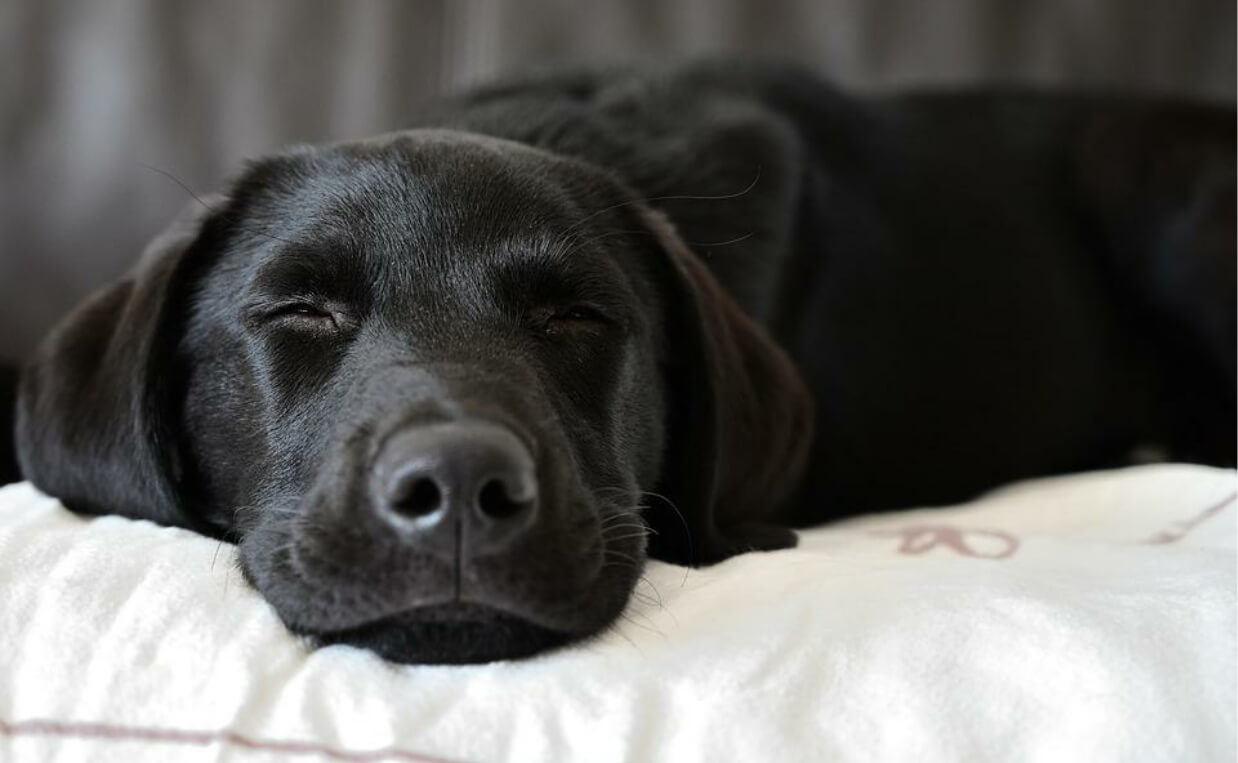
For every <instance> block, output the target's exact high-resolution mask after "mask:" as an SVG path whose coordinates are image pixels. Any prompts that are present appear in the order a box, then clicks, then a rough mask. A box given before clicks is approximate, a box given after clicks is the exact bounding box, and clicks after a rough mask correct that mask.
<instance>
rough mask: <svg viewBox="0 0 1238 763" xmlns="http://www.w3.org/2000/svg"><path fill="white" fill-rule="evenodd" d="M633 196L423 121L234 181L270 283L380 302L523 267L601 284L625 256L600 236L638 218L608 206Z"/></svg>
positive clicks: (245, 260)
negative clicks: (425, 126) (610, 251)
mask: <svg viewBox="0 0 1238 763" xmlns="http://www.w3.org/2000/svg"><path fill="white" fill-rule="evenodd" d="M625 193H626V192H625V191H624V189H623V188H621V187H620V186H618V185H617V184H616V183H614V182H613V181H611V180H610V179H609V178H608V177H606V176H604V175H602V173H601V172H600V171H596V170H592V169H591V168H588V167H585V166H582V165H579V164H577V163H575V162H573V161H571V160H566V159H563V158H560V157H557V156H554V155H552V154H548V153H546V152H543V151H540V150H538V149H535V148H531V147H528V146H524V145H522V144H518V143H513V142H510V141H504V140H499V139H495V138H488V137H484V136H478V135H472V134H467V133H461V132H455V131H450V130H412V131H407V132H401V133H394V134H390V135H385V136H380V137H377V138H372V139H368V140H364V141H356V142H348V143H338V144H333V145H328V146H320V147H312V148H306V149H302V150H296V151H293V152H290V153H288V154H285V155H282V156H277V157H274V158H272V159H268V160H265V161H263V162H259V163H257V164H255V165H253V167H251V169H250V171H249V172H248V173H247V175H246V176H244V177H243V178H242V181H241V182H240V184H239V185H238V186H237V187H236V188H235V189H234V193H233V200H232V207H231V209H232V211H233V212H235V214H234V215H229V217H230V218H232V219H235V220H238V221H239V223H240V224H238V225H235V226H233V227H232V233H231V238H230V241H231V242H232V245H230V246H229V247H228V250H229V251H230V252H232V253H233V257H234V259H232V260H231V261H232V262H235V263H238V264H239V265H240V266H241V271H240V272H242V273H245V274H247V275H246V276H245V280H246V281H247V282H248V283H250V284H251V285H252V286H253V288H256V289H258V290H262V289H264V288H267V286H268V285H269V284H271V283H280V284H308V283H314V284H322V283H330V282H344V281H353V282H363V283H366V284H368V286H367V287H366V290H367V291H369V292H370V293H372V294H374V295H375V297H378V295H379V294H380V293H386V292H392V293H396V292H398V293H406V289H407V288H408V287H409V285H410V284H416V285H417V287H418V288H421V289H426V288H428V289H439V291H440V294H441V295H442V298H444V299H445V298H446V296H447V295H448V294H449V293H450V292H452V291H453V290H456V287H459V286H461V285H462V284H463V285H464V286H467V287H468V289H466V290H468V291H473V290H475V288H476V287H477V285H478V284H480V283H482V281H485V280H489V279H491V278H495V277H498V278H511V277H512V274H519V276H520V277H531V276H534V275H538V274H540V275H538V277H551V275H550V274H552V273H556V274H558V275H559V276H562V277H566V276H568V275H571V276H572V277H574V278H576V279H578V280H579V279H582V278H586V279H598V278H603V277H604V274H606V273H613V271H614V267H615V263H612V262H610V261H609V259H610V258H609V257H608V256H607V255H605V254H603V253H601V252H602V250H601V249H600V248H599V247H600V246H601V245H597V244H594V243H592V242H595V241H599V240H603V241H606V242H611V241H614V240H615V236H614V235H611V234H612V233H615V232H623V231H625V230H626V227H630V226H626V227H625V226H622V225H619V226H616V225H615V223H614V221H613V220H610V219H609V218H610V217H611V216H612V215H613V214H614V213H613V212H607V210H611V209H616V208H621V207H622V206H623V204H624V201H625V200H626V198H627V197H626V195H625ZM608 226H609V227H608ZM599 228H600V229H601V230H600V231H599ZM513 268H516V270H513ZM230 270H231V269H230ZM232 272H237V271H235V270H232ZM590 274H591V275H590Z"/></svg>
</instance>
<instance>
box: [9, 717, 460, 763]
mask: <svg viewBox="0 0 1238 763" xmlns="http://www.w3.org/2000/svg"><path fill="white" fill-rule="evenodd" d="M0 736H9V737H19V736H40V737H58V738H70V739H99V740H105V741H138V742H161V743H165V744H181V745H198V746H204V745H210V744H230V745H232V746H234V747H244V748H246V749H249V750H262V751H264V752H280V753H284V754H287V755H324V756H326V757H328V758H332V759H334V760H343V761H348V762H349V763H370V762H371V761H382V760H404V761H409V762H410V763H449V762H448V761H447V759H446V758H435V757H431V756H429V755H422V754H420V753H416V752H410V751H409V750H402V749H400V748H398V747H385V748H382V749H378V750H356V751H353V750H340V749H338V748H335V747H328V746H327V745H323V744H317V743H315V742H297V741H292V740H280V739H253V738H251V737H247V736H245V735H243V734H239V733H237V732H235V731H232V730H231V729H219V730H217V731H193V730H190V729H168V728H162V729H161V728H150V727H145V726H120V725H116V724H111V723H90V722H83V723H78V722H72V721H53V720H46V719H43V718H31V719H28V720H24V721H6V720H3V719H0Z"/></svg>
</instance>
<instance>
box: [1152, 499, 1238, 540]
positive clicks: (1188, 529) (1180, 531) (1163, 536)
mask: <svg viewBox="0 0 1238 763" xmlns="http://www.w3.org/2000/svg"><path fill="white" fill-rule="evenodd" d="M1235 499H1238V492H1233V493H1230V494H1229V495H1228V496H1226V497H1225V498H1223V499H1222V500H1220V501H1218V502H1217V503H1214V504H1213V505H1211V506H1209V507H1208V508H1206V509H1204V510H1203V511H1201V512H1199V513H1198V514H1196V515H1195V516H1193V517H1191V518H1190V519H1181V520H1178V521H1177V522H1174V523H1173V524H1172V525H1170V526H1169V527H1168V528H1166V529H1164V530H1161V531H1160V532H1158V533H1156V534H1155V535H1153V536H1152V537H1151V538H1149V539H1148V540H1146V541H1144V542H1145V543H1158V544H1168V543H1177V542H1178V541H1180V540H1182V539H1183V538H1185V537H1186V536H1188V535H1190V534H1191V533H1192V532H1193V531H1194V530H1195V528H1196V527H1199V526H1200V525H1201V524H1203V523H1204V521H1205V520H1208V519H1211V518H1212V516H1213V515H1214V514H1216V513H1217V512H1219V511H1220V510H1221V509H1223V508H1225V507H1226V506H1228V505H1230V504H1231V503H1233V502H1234V500H1235Z"/></svg>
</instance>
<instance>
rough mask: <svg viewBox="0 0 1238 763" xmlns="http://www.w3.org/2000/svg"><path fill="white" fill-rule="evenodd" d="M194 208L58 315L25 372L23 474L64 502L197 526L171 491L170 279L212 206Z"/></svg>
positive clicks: (20, 416)
mask: <svg viewBox="0 0 1238 763" xmlns="http://www.w3.org/2000/svg"><path fill="white" fill-rule="evenodd" d="M195 206H196V207H197V208H196V209H194V210H193V211H192V212H191V213H188V214H182V215H181V217H179V218H178V219H177V220H176V221H175V222H174V223H173V224H172V225H171V226H170V227H169V228H168V229H166V230H165V231H164V232H163V233H161V234H160V235H159V236H158V237H157V238H156V239H155V240H154V241H152V242H151V243H150V244H149V245H148V246H147V248H146V250H145V251H144V252H143V254H142V258H141V260H140V261H139V262H138V265H137V267H136V268H135V269H134V270H133V271H132V272H131V273H130V275H129V276H128V277H126V278H125V279H124V280H121V281H119V282H117V283H115V284H112V285H111V286H108V287H107V288H105V289H103V290H102V291H100V292H98V293H96V294H95V295H93V296H92V297H91V298H90V299H89V300H88V301H87V302H85V303H84V304H83V305H81V306H80V307H78V308H77V309H76V310H74V311H73V312H72V313H70V314H69V315H68V316H67V317H66V318H64V319H63V320H62V321H61V322H60V324H58V325H57V326H56V327H55V328H54V329H53V330H52V331H51V333H50V334H49V335H48V336H47V337H46V338H45V339H44V340H43V343H42V345H40V347H39V349H38V351H37V353H36V355H35V357H34V358H33V359H32V360H31V362H30V363H29V364H28V365H27V366H26V367H25V369H23V371H22V378H21V385H20V389H19V392H18V410H17V451H18V458H19V460H20V462H21V468H22V473H23V474H24V476H25V477H26V479H28V480H30V481H31V482H33V483H34V484H35V485H36V486H37V487H38V488H39V489H40V490H43V491H44V492H47V493H49V494H51V495H54V496H56V497H57V498H59V499H61V501H62V502H63V503H64V504H65V505H66V506H68V507H69V508H70V509H73V510H75V511H80V512H85V513H90V514H121V515H124V516H128V517H136V518H142V519H150V520H153V521H155V522H159V523H161V524H167V525H180V526H184V527H191V528H193V529H201V528H199V527H198V523H197V522H196V520H194V519H193V518H192V517H191V516H190V515H189V514H188V513H187V512H186V511H185V509H184V508H183V506H182V504H181V501H180V500H179V497H178V495H177V490H176V487H175V486H176V484H177V479H178V476H179V470H180V463H179V459H178V454H177V449H176V445H175V442H176V436H175V432H174V431H173V428H172V423H171V412H170V410H169V408H170V403H171V399H170V398H171V389H170V387H171V386H172V380H171V379H170V378H169V377H170V376H171V373H170V366H171V359H172V354H173V351H174V347H175V342H176V339H175V336H174V334H175V333H177V332H176V331H175V330H174V329H172V328H171V327H170V325H169V324H170V323H171V322H172V321H173V319H174V315H175V314H176V313H177V311H178V310H179V309H180V308H181V307H182V306H181V305H180V304H178V302H179V299H178V295H177V291H178V290H177V289H176V288H175V287H176V284H177V282H178V276H179V275H180V273H181V272H182V271H183V270H184V265H185V261H186V259H187V258H186V256H185V255H186V253H187V252H188V251H190V250H191V249H192V248H193V245H194V243H195V241H197V239H198V235H199V232H200V230H201V227H202V224H203V222H204V221H205V219H206V217H207V214H208V213H209V211H210V207H209V206H208V205H207V204H200V205H195Z"/></svg>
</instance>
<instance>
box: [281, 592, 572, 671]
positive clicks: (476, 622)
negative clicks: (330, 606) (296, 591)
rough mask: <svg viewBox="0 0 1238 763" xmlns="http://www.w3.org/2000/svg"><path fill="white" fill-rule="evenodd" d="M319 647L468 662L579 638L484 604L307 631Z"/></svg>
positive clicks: (420, 660) (515, 654)
mask: <svg viewBox="0 0 1238 763" xmlns="http://www.w3.org/2000/svg"><path fill="white" fill-rule="evenodd" d="M305 635H307V636H309V637H310V639H311V640H313V641H314V642H315V643H316V644H318V645H319V646H329V645H331V644H347V645H350V646H355V647H360V648H362V649H369V650H372V651H373V652H375V653H377V654H378V655H379V656H380V657H383V658H384V659H387V660H390V661H392V662H404V663H414V664H439V665H464V664H471V663H483V662H496V661H499V660H514V659H519V658H521V657H528V656H530V655H534V654H538V653H540V652H545V651H548V650H551V649H554V648H556V647H560V646H563V645H565V644H568V643H571V642H572V641H576V640H579V639H580V638H582V637H583V635H584V634H572V633H566V632H562V631H556V630H552V629H550V628H546V627H544V626H541V625H537V624H536V623H533V622H531V621H529V620H526V619H524V618H521V617H518V616H516V615H513V614H509V613H507V612H502V611H500V610H497V609H493V608H491V607H487V606H484V605H481V604H472V603H453V604H436V605H432V606H425V607H418V608H416V609H414V610H410V611H408V612H402V613H400V614H397V615H391V616H389V617H384V618H382V619H380V620H375V621H374V622H371V623H366V624H364V625H361V626H357V627H355V628H349V629H347V630H342V631H334V632H329V633H312V632H311V633H306V634H305Z"/></svg>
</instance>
